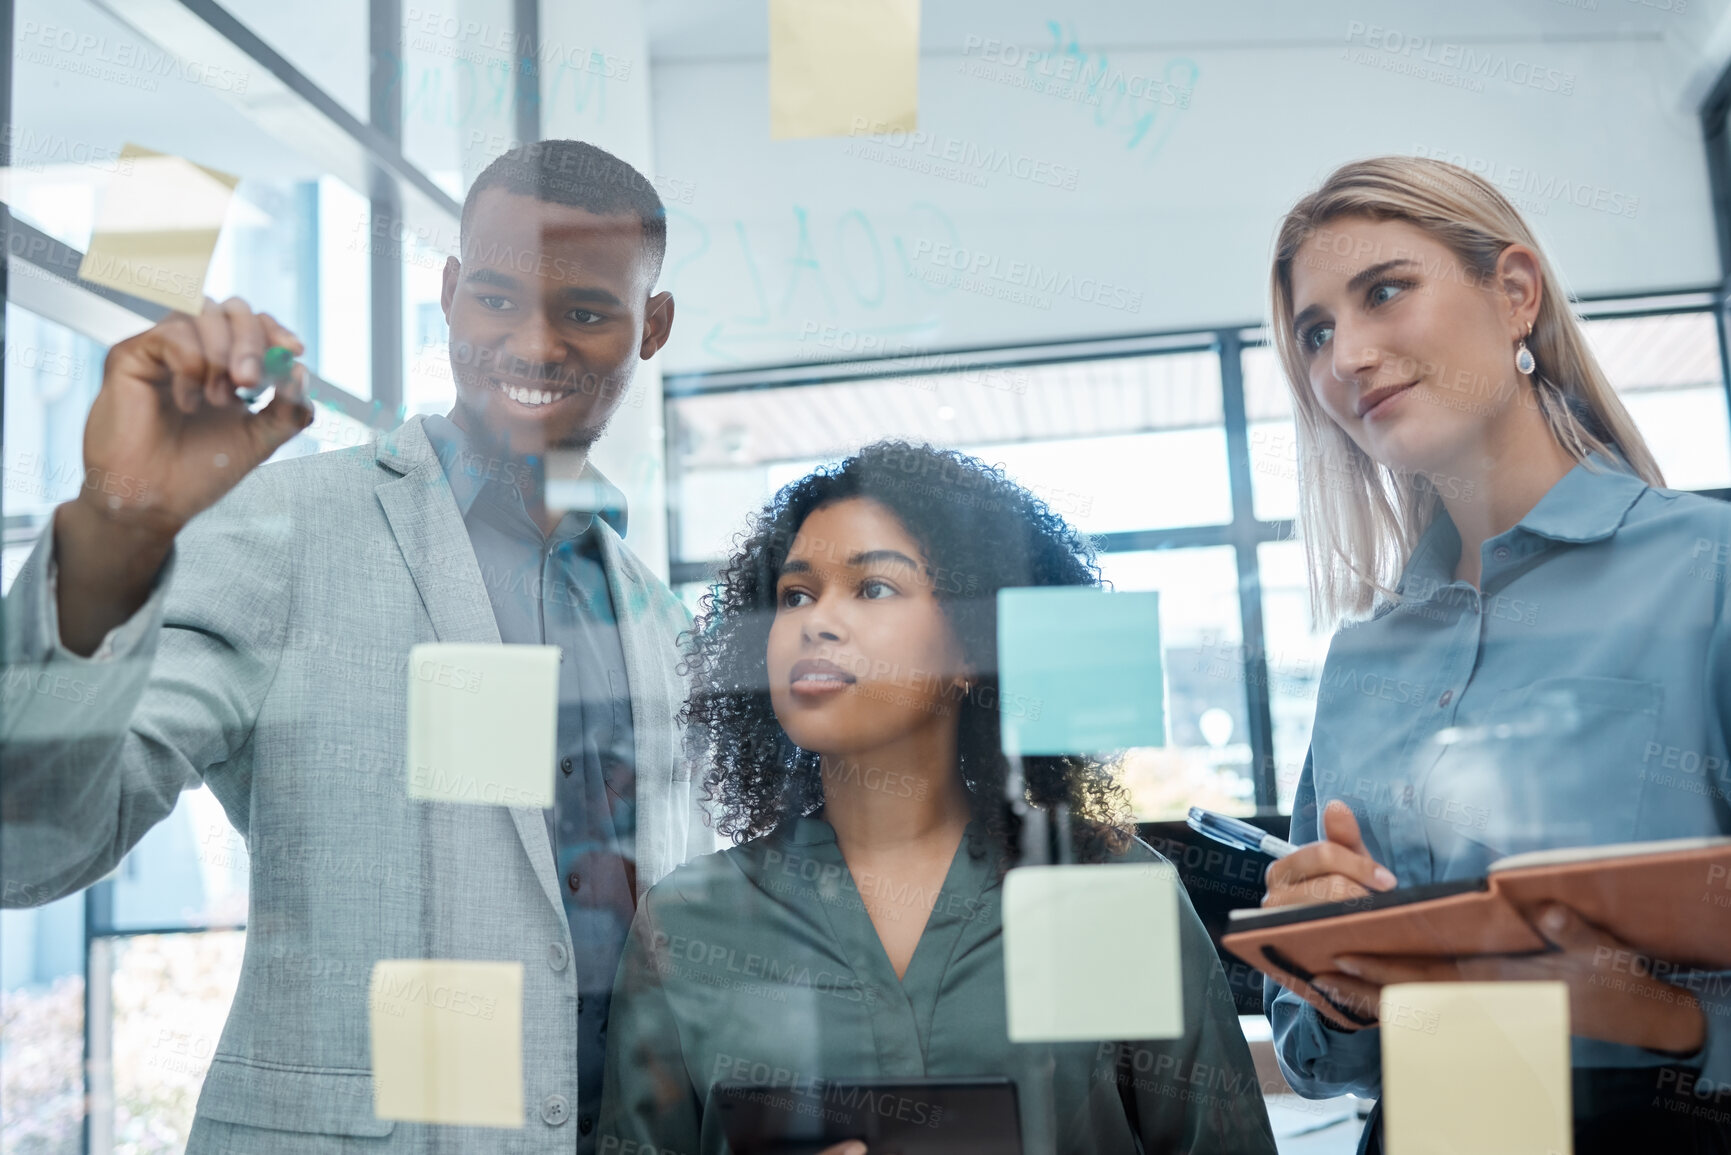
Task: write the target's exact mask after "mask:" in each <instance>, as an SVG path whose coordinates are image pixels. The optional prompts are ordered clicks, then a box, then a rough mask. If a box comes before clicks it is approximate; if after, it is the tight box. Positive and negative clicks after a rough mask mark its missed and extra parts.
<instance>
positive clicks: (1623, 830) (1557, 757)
mask: <svg viewBox="0 0 1731 1155" xmlns="http://www.w3.org/2000/svg"><path fill="white" fill-rule="evenodd" d="M1663 701H1664V688H1663V686H1661V685H1660V683H1658V682H1656V681H1641V680H1636V679H1629V678H1600V677H1560V678H1542V679H1540V680H1538V681H1536V682H1534V683H1532V685H1530V686H1528V687H1526V688H1525V689H1523V690H1519V691H1514V692H1511V693H1507V694H1504V695H1502V697H1501V698H1499V699H1498V701H1497V702H1496V703H1495V704H1494V705H1493V706H1492V707H1491V708H1490V709H1488V710H1486V711H1484V712H1483V713H1482V714H1481V715H1480V716H1478V717H1477V718H1475V719H1473V720H1471V721H1467V720H1464V719H1463V720H1462V721H1461V724H1460V725H1459V726H1457V727H1455V728H1454V733H1453V734H1452V735H1449V734H1447V733H1446V732H1445V735H1443V736H1442V737H1445V738H1452V740H1450V741H1446V742H1445V744H1444V751H1443V754H1442V756H1441V757H1440V758H1439V759H1438V761H1437V765H1436V767H1435V769H1434V770H1433V772H1432V773H1431V775H1430V776H1429V779H1430V780H1429V781H1428V782H1427V783H1426V790H1425V794H1426V796H1427V799H1438V798H1440V799H1444V800H1448V801H1453V802H1454V803H1455V811H1456V812H1457V815H1458V814H1469V815H1471V817H1472V825H1473V826H1474V827H1475V828H1476V829H1473V830H1463V831H1461V833H1463V834H1465V835H1466V836H1467V837H1469V838H1471V839H1472V840H1473V841H1475V842H1479V843H1481V844H1483V845H1484V846H1485V847H1486V848H1488V849H1489V850H1490V851H1491V852H1493V853H1495V854H1498V855H1503V854H1519V853H1522V852H1525V851H1529V850H1548V849H1553V848H1557V847H1565V846H1592V845H1602V844H1604V843H1609V842H1625V841H1629V840H1631V839H1633V838H1634V837H1635V824H1636V820H1637V817H1638V814H1639V810H1640V801H1641V759H1642V757H1643V754H1644V751H1645V750H1646V748H1647V744H1648V743H1649V742H1651V741H1652V740H1653V735H1654V734H1655V733H1656V732H1657V730H1658V726H1659V711H1660V706H1661V704H1662V703H1663ZM1433 833H1434V832H1433Z"/></svg>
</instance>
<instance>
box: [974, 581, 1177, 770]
mask: <svg viewBox="0 0 1731 1155" xmlns="http://www.w3.org/2000/svg"><path fill="white" fill-rule="evenodd" d="M998 687H999V691H1000V699H1001V700H1000V708H999V711H998V718H999V725H1000V729H1001V731H1002V734H1003V741H1004V752H1005V753H1007V754H1011V755H1030V754H1091V753H1095V752H1097V751H1104V750H1117V749H1121V748H1123V747H1127V746H1164V745H1165V744H1166V703H1165V688H1164V681H1163V679H1162V677H1161V669H1160V595H1159V594H1157V593H1151V592H1135V593H1111V592H1107V591H1105V590H1097V589H1087V588H1077V587H1066V586H1041V587H1036V588H1032V589H1009V590H999V591H998Z"/></svg>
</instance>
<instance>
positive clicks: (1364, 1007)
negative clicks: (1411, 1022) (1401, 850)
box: [1262, 799, 1395, 1029]
mask: <svg viewBox="0 0 1731 1155" xmlns="http://www.w3.org/2000/svg"><path fill="white" fill-rule="evenodd" d="M1322 833H1323V838H1322V840H1321V841H1320V842H1312V843H1310V844H1308V845H1306V846H1301V847H1299V848H1298V849H1297V850H1295V851H1293V852H1292V853H1291V854H1288V855H1286V856H1285V857H1283V858H1277V859H1275V860H1274V862H1273V863H1271V864H1270V865H1269V867H1268V871H1267V873H1266V874H1265V875H1264V876H1263V878H1264V881H1265V883H1266V884H1267V888H1268V893H1267V894H1265V895H1264V896H1263V898H1262V905H1263V906H1266V907H1276V906H1299V905H1302V904H1305V903H1312V902H1342V901H1345V900H1346V899H1349V898H1362V897H1363V896H1364V895H1367V894H1369V893H1371V892H1372V891H1377V890H1392V889H1394V886H1395V877H1394V873H1393V872H1392V871H1390V870H1389V869H1388V867H1386V866H1383V865H1382V864H1381V863H1379V862H1377V861H1376V859H1374V858H1372V857H1371V856H1370V852H1369V851H1368V850H1366V849H1365V845H1364V837H1363V835H1361V834H1360V833H1359V829H1358V819H1357V818H1355V817H1353V813H1352V808H1351V807H1350V806H1348V805H1347V804H1346V803H1344V802H1342V801H1340V800H1339V799H1336V800H1334V801H1332V802H1330V803H1329V804H1328V805H1327V806H1326V807H1325V808H1324V809H1323V812H1322ZM1313 985H1314V986H1315V987H1316V988H1317V990H1319V991H1321V992H1322V993H1323V994H1324V995H1326V996H1328V997H1329V998H1330V999H1333V1000H1334V1001H1335V1002H1336V1003H1337V1004H1339V1005H1340V1006H1343V1007H1347V1008H1348V1009H1350V1010H1352V1011H1353V1012H1354V1013H1355V1014H1358V1015H1359V1016H1361V1017H1362V1018H1365V1019H1368V1020H1370V1021H1372V1022H1374V1021H1375V1019H1376V1011H1377V999H1376V996H1375V993H1374V992H1372V993H1371V994H1370V996H1369V997H1368V998H1366V997H1365V992H1364V990H1363V989H1362V984H1360V983H1358V982H1357V980H1355V979H1353V978H1352V977H1351V976H1350V975H1346V974H1320V975H1317V976H1316V978H1315V979H1314V980H1313ZM1297 993H1299V994H1301V995H1303V996H1304V997H1305V999H1306V1000H1307V1001H1309V1002H1310V1003H1311V1005H1313V1006H1315V1007H1316V1008H1317V1009H1318V1010H1320V1011H1322V1012H1323V1013H1324V1014H1325V1015H1328V1016H1329V1018H1330V1019H1331V1020H1332V1023H1333V1024H1334V1025H1336V1026H1340V1027H1347V1028H1348V1029H1356V1028H1355V1027H1351V1026H1350V1025H1349V1024H1348V1023H1347V1022H1346V1020H1344V1019H1342V1018H1340V1017H1338V1015H1337V1013H1336V1012H1335V1010H1334V1008H1330V1007H1326V1006H1324V1005H1323V1004H1322V1003H1321V1001H1320V1000H1318V999H1316V998H1315V997H1314V996H1313V995H1312V993H1311V992H1309V991H1299V992H1297Z"/></svg>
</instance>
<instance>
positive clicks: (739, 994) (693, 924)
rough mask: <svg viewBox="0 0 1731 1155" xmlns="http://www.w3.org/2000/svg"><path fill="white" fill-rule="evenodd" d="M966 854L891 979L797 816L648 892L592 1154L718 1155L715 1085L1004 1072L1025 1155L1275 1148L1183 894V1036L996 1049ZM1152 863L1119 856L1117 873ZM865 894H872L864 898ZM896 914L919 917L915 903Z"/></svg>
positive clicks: (838, 866)
mask: <svg viewBox="0 0 1731 1155" xmlns="http://www.w3.org/2000/svg"><path fill="white" fill-rule="evenodd" d="M977 835H978V828H977V827H973V826H971V827H970V828H969V832H968V837H966V838H964V839H963V840H962V843H961V846H960V847H959V848H958V849H957V851H956V857H955V860H954V861H953V862H952V863H951V864H950V869H949V874H948V876H947V877H946V878H945V879H944V884H943V888H942V890H941V891H940V892H939V894H938V895H937V896H936V902H935V904H934V905H933V906H932V913H931V917H930V919H929V920H928V921H927V922H926V925H925V930H924V932H923V933H922V934H921V936H920V940H919V945H918V946H917V948H916V949H915V951H914V955H913V959H912V961H911V962H910V963H909V964H908V968H907V973H906V975H905V976H904V977H903V978H901V979H899V980H898V979H897V978H896V974H895V971H894V969H893V968H892V967H891V965H890V961H889V956H888V955H886V954H885V953H884V949H883V945H882V943H880V942H879V940H878V936H877V931H876V930H875V929H874V928H873V926H872V922H871V918H870V916H869V915H867V913H866V909H865V905H864V903H863V902H862V900H861V895H860V890H859V887H858V885H856V882H855V880H854V878H853V877H852V875H851V874H850V872H849V870H848V867H847V864H846V862H845V861H844V860H843V859H842V856H841V851H840V848H839V847H837V845H836V840H835V831H834V830H833V829H832V828H831V827H830V826H829V824H828V823H826V822H824V821H822V820H820V819H815V818H801V819H798V820H796V821H794V822H792V823H790V824H788V825H786V826H784V827H782V828H781V829H780V830H778V831H776V832H775V833H773V834H770V835H767V836H765V837H763V838H759V839H756V840H754V841H751V842H748V843H746V844H744V845H743V846H736V847H733V848H732V849H729V850H725V851H722V852H720V853H717V854H711V855H706V856H705V857H703V858H699V859H697V860H695V861H693V862H690V863H687V864H686V865H685V866H682V867H680V868H679V869H678V870H676V871H674V872H673V873H672V874H671V875H669V876H668V877H667V878H665V879H663V880H662V881H661V882H660V883H658V884H657V885H656V886H655V887H654V888H653V889H651V890H650V892H649V894H648V895H647V896H646V897H645V899H644V901H643V904H642V906H641V907H640V908H639V910H638V912H637V917H636V920H635V921H634V922H633V924H632V928H631V937H630V940H629V941H628V942H627V944H626V949H625V956H624V959H623V961H622V962H621V963H620V968H619V977H618V980H617V982H616V984H615V986H614V995H613V1007H612V1011H611V1015H610V1019H609V1023H608V1028H607V1029H608V1036H609V1037H608V1048H607V1080H606V1091H605V1093H604V1095H603V1097H602V1106H601V1121H600V1126H599V1134H598V1136H597V1138H598V1140H599V1141H598V1143H597V1145H596V1151H597V1152H598V1155H657V1153H663V1152H665V1153H671V1155H700V1153H701V1155H718V1153H721V1152H725V1151H726V1150H727V1145H726V1140H725V1137H724V1135H723V1132H722V1126H721V1119H720V1113H719V1112H718V1111H717V1110H715V1109H714V1105H713V1103H712V1100H711V1090H712V1088H713V1087H714V1085H715V1084H717V1083H721V1082H727V1081H748V1082H757V1083H774V1084H778V1085H782V1086H811V1085H813V1084H814V1083H816V1084H818V1085H821V1083H822V1082H824V1081H829V1080H837V1079H849V1078H895V1077H911V1078H917V1077H921V1076H950V1077H957V1078H962V1077H978V1076H996V1075H1006V1076H1009V1077H1010V1078H1012V1079H1014V1080H1015V1083H1016V1092H1017V1096H1018V1098H1019V1100H1020V1106H1021V1113H1022V1138H1023V1146H1024V1150H1025V1151H1026V1152H1027V1153H1028V1155H1039V1153H1043V1152H1052V1151H1065V1152H1072V1151H1073V1152H1112V1153H1116V1152H1124V1153H1126V1155H1133V1153H1134V1152H1135V1151H1136V1150H1137V1145H1136V1137H1137V1136H1140V1138H1141V1149H1142V1150H1143V1151H1146V1152H1149V1153H1153V1152H1161V1151H1173V1152H1178V1151H1184V1152H1231V1153H1233V1155H1254V1153H1257V1152H1273V1151H1274V1150H1275V1145H1274V1137H1273V1133H1272V1131H1271V1129H1270V1127H1269V1123H1268V1114H1267V1110H1266V1109H1265V1107H1264V1105H1263V1102H1262V1094H1261V1090H1260V1088H1259V1086H1258V1084H1257V1080H1256V1072H1255V1068H1254V1067H1253V1065H1252V1063H1251V1059H1250V1050H1249V1047H1248V1046H1246V1044H1245V1041H1244V1035H1243V1033H1242V1032H1241V1031H1240V1030H1239V1026H1238V1019H1237V1016H1236V1013H1235V1011H1234V1008H1233V1004H1232V998H1231V995H1230V994H1229V993H1228V991H1227V986H1226V977H1225V975H1224V974H1223V973H1222V972H1221V969H1220V964H1219V961H1218V959H1217V958H1216V956H1215V954H1214V950H1213V947H1212V946H1211V945H1210V943H1209V941H1208V936H1207V933H1206V932H1205V931H1204V930H1203V929H1202V924H1201V922H1200V921H1198V920H1197V918H1196V912H1195V911H1194V909H1192V907H1191V906H1190V902H1189V899H1188V898H1186V897H1184V896H1183V895H1182V894H1181V895H1180V899H1181V901H1180V914H1179V917H1180V930H1179V933H1180V935H1181V936H1182V938H1183V947H1182V959H1183V973H1184V1021H1185V1023H1186V1024H1189V1026H1190V1029H1189V1031H1188V1032H1187V1033H1186V1034H1185V1036H1184V1037H1183V1038H1181V1039H1172V1040H1165V1041H1149V1042H1124V1043H1060V1044H1043V1043H1042V1044H1029V1043H1012V1042H1010V1041H1009V1038H1008V1034H1007V1031H1006V1027H1005V1007H1004V960H1003V951H1002V936H1001V922H1000V917H999V897H1000V895H1001V893H1002V887H1001V883H1000V880H999V878H998V872H997V870H996V869H995V867H994V864H993V862H992V859H991V857H990V856H989V855H988V854H987V853H986V850H985V848H984V846H983V844H982V843H981V842H980V841H979V840H978V838H977ZM1158 859H1159V856H1158V855H1156V854H1155V853H1154V851H1153V850H1151V849H1149V848H1148V847H1147V846H1146V845H1144V844H1143V843H1140V842H1137V843H1134V844H1133V845H1132V847H1131V849H1130V851H1129V852H1128V853H1127V854H1126V855H1125V856H1124V860H1125V861H1156V860H1158ZM866 881H867V886H868V893H870V889H869V888H870V887H871V886H872V885H874V884H873V883H872V881H871V880H870V879H869V877H868V879H867V880H866ZM884 897H887V898H890V899H891V900H892V906H893V905H901V900H904V899H905V900H906V905H907V907H908V910H909V911H910V914H909V917H918V915H917V911H919V910H921V909H923V904H921V903H920V901H919V900H920V899H921V898H922V897H929V896H918V895H911V896H904V895H886V896H884Z"/></svg>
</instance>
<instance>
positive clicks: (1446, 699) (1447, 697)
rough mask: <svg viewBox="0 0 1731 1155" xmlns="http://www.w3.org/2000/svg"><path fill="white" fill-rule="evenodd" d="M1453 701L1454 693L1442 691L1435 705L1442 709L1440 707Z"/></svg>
mask: <svg viewBox="0 0 1731 1155" xmlns="http://www.w3.org/2000/svg"><path fill="white" fill-rule="evenodd" d="M1454 700H1455V692H1454V691H1453V690H1444V691H1443V692H1442V697H1440V698H1438V699H1437V700H1436V704H1437V706H1438V707H1442V706H1446V705H1448V704H1449V703H1450V702H1452V701H1454Z"/></svg>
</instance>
